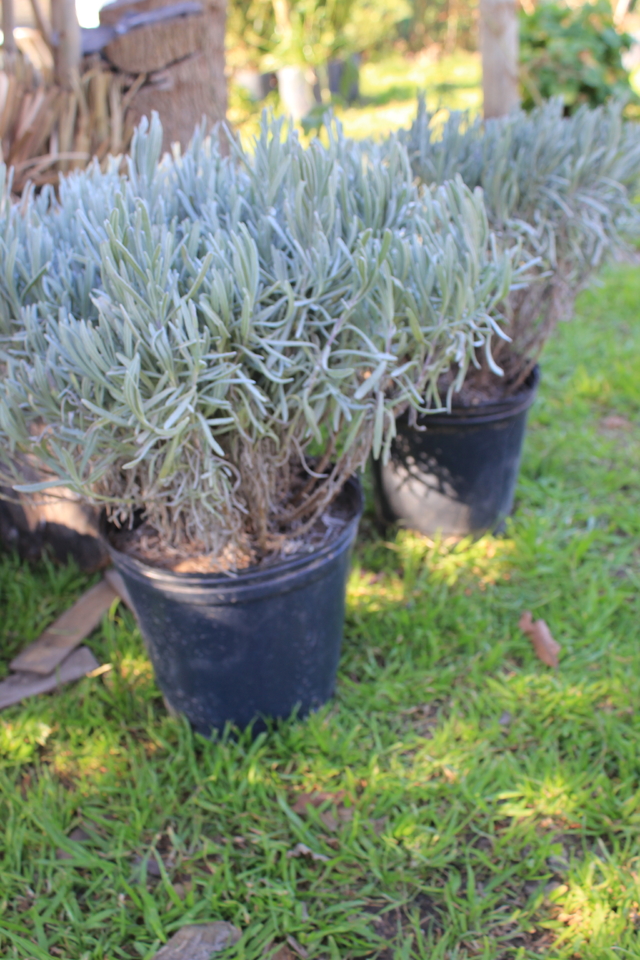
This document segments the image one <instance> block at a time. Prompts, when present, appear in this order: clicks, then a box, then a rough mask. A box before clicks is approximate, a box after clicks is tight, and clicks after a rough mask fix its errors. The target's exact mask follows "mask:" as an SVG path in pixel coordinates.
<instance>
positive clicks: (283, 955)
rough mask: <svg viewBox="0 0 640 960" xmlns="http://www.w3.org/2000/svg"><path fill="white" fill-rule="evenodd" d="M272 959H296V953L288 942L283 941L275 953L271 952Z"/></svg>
mask: <svg viewBox="0 0 640 960" xmlns="http://www.w3.org/2000/svg"><path fill="white" fill-rule="evenodd" d="M270 960H296V955H295V953H294V952H293V950H291V949H290V948H289V947H288V946H287V945H286V943H283V944H282V945H281V946H280V947H279V948H278V949H277V950H276V952H275V953H272V954H271V957H270Z"/></svg>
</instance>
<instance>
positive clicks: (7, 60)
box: [2, 0, 17, 73]
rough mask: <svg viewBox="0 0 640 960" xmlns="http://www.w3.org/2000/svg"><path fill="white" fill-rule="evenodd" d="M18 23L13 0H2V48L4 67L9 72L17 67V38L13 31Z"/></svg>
mask: <svg viewBox="0 0 640 960" xmlns="http://www.w3.org/2000/svg"><path fill="white" fill-rule="evenodd" d="M15 25H16V18H15V11H14V8H13V0H2V32H3V33H4V41H3V44H2V50H3V53H4V69H5V70H6V72H7V73H13V72H14V71H15V68H16V51H17V47H16V38H15V37H14V35H13V31H14V29H15Z"/></svg>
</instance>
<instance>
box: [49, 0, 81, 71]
mask: <svg viewBox="0 0 640 960" xmlns="http://www.w3.org/2000/svg"><path fill="white" fill-rule="evenodd" d="M51 28H52V31H53V45H54V46H53V59H54V72H55V78H56V83H58V84H59V85H60V86H61V87H63V89H65V90H72V89H73V88H74V86H76V85H77V82H78V79H79V77H80V60H81V58H82V41H81V35H80V24H79V23H78V17H77V14H76V4H75V0H51Z"/></svg>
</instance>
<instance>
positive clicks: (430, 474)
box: [373, 367, 539, 537]
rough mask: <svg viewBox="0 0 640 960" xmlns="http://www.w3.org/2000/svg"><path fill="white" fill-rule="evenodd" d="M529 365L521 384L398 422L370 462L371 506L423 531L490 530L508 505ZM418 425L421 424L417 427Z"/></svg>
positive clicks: (529, 399) (530, 383)
mask: <svg viewBox="0 0 640 960" xmlns="http://www.w3.org/2000/svg"><path fill="white" fill-rule="evenodd" d="M538 382H539V369H538V367H536V368H535V369H534V370H533V371H532V373H531V374H530V375H529V377H528V379H527V381H526V382H525V383H524V384H523V386H522V388H521V389H520V390H519V391H518V392H517V393H515V394H513V395H510V396H506V397H504V398H502V399H498V400H493V399H492V400H486V399H478V398H476V402H475V403H472V404H468V405H456V404H455V402H454V405H453V407H452V410H451V413H443V414H433V415H431V416H425V417H422V418H420V419H419V420H418V427H419V429H415V428H412V427H410V426H409V425H408V422H407V419H406V417H405V418H401V419H400V420H399V421H398V424H397V429H398V435H397V437H396V438H395V440H394V442H393V445H392V448H391V457H390V460H389V462H388V463H387V464H386V465H385V466H383V465H382V463H381V462H380V461H374V464H373V475H374V489H375V497H376V512H377V515H378V519H379V520H380V522H382V523H383V524H388V523H394V522H398V523H400V524H401V525H402V526H404V527H409V528H410V529H412V530H417V531H419V532H420V533H424V534H426V535H428V536H434V535H436V534H438V533H440V534H442V535H443V536H459V537H462V536H468V535H469V534H473V535H481V534H483V533H486V532H487V531H495V530H496V529H498V528H499V527H500V525H501V524H502V523H503V521H504V519H505V517H507V516H508V515H509V513H510V512H511V510H512V508H513V500H514V495H515V488H516V483H517V479H518V472H519V469H520V457H521V454H522V444H523V441H524V435H525V428H526V423H527V415H528V412H529V408H530V406H531V404H532V403H533V401H534V400H535V397H536V393H537V389H538ZM423 427H424V428H425V429H421V428H423Z"/></svg>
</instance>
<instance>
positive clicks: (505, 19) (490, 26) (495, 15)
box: [480, 0, 520, 120]
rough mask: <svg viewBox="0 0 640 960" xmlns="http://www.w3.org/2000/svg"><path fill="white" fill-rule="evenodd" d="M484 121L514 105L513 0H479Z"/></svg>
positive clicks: (515, 22)
mask: <svg viewBox="0 0 640 960" xmlns="http://www.w3.org/2000/svg"><path fill="white" fill-rule="evenodd" d="M480 50H481V54H482V91H483V94H484V116H485V120H488V119H489V118H490V117H502V116H504V115H505V114H507V113H511V111H512V110H516V109H517V108H518V104H519V102H520V98H519V95H518V10H517V6H516V3H515V2H514V0H480Z"/></svg>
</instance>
